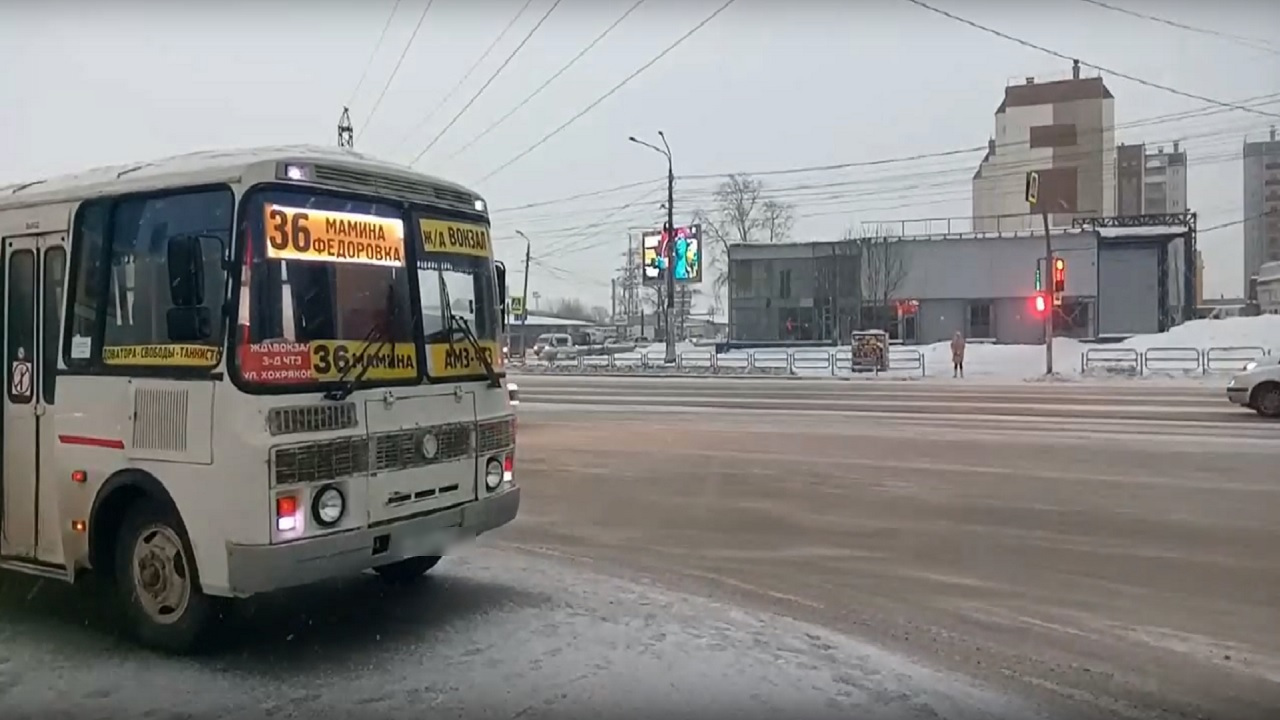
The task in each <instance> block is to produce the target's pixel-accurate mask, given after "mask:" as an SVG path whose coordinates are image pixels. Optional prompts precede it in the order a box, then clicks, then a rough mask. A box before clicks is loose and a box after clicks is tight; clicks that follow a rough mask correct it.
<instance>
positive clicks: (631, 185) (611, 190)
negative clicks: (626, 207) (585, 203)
mask: <svg viewBox="0 0 1280 720" xmlns="http://www.w3.org/2000/svg"><path fill="white" fill-rule="evenodd" d="M666 180H667V177H666V176H665V175H663V176H662V177H658V178H652V179H650V180H638V181H636V182H629V183H625V184H623V185H615V186H613V187H609V188H604V189H603V190H590V191H587V192H581V193H578V194H576V195H567V196H565V197H559V198H555V199H554V200H542V201H540V202H532V203H525V204H524V205H515V206H513V207H509V208H499V209H497V210H492V211H490V214H491V215H498V214H501V213H505V212H515V211H517V210H530V209H533V208H540V207H546V206H548V205H560V204H561V203H567V202H573V201H574V200H584V199H586V198H592V197H600V196H601V195H610V194H612V193H616V192H622V191H623V190H630V189H631V188H638V187H640V186H641V185H650V184H652V183H656V182H659V181H662V182H666Z"/></svg>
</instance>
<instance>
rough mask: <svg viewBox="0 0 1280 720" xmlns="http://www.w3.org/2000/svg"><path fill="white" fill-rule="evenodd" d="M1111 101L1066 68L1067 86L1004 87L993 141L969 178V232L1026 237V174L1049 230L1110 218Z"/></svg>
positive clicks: (1030, 223) (1034, 219)
mask: <svg viewBox="0 0 1280 720" xmlns="http://www.w3.org/2000/svg"><path fill="white" fill-rule="evenodd" d="M1115 162H1116V143H1115V96H1114V95H1112V94H1111V91H1110V90H1109V89H1108V88H1107V86H1106V83H1104V82H1103V80H1102V78H1101V77H1090V78H1086V77H1081V76H1080V64H1079V63H1078V62H1077V63H1074V64H1073V66H1072V70H1071V77H1070V79H1067V80H1055V81H1050V82H1037V81H1036V79H1035V78H1033V77H1029V78H1027V79H1026V81H1025V82H1023V83H1022V84H1016V85H1010V86H1008V87H1006V88H1005V91H1004V100H1003V101H1002V102H1001V103H1000V106H999V107H998V108H996V112H995V136H994V137H992V138H991V139H990V140H989V141H988V144H987V153H986V155H985V156H984V157H983V159H982V162H981V164H979V166H978V170H977V172H976V173H974V176H973V230H974V231H975V232H1001V231H1020V230H1033V229H1035V228H1037V227H1039V226H1040V219H1039V217H1038V216H1032V215H1030V214H1029V208H1028V207H1027V203H1026V198H1025V182H1026V174H1027V172H1028V171H1030V170H1036V171H1038V172H1039V173H1040V202H1041V203H1042V204H1043V205H1046V206H1048V207H1050V208H1051V214H1050V218H1049V219H1050V223H1051V224H1052V225H1053V226H1055V227H1062V226H1069V225H1070V224H1071V221H1072V220H1073V219H1075V218H1077V217H1101V216H1110V215H1114V214H1115V203H1116V191H1115V182H1116V173H1115Z"/></svg>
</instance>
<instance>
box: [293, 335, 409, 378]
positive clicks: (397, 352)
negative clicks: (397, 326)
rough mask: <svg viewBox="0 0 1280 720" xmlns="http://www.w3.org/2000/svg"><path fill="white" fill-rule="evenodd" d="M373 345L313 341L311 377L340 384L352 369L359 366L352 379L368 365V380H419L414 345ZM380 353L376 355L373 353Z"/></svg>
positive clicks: (366, 375) (356, 341) (354, 342)
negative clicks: (340, 380) (339, 379)
mask: <svg viewBox="0 0 1280 720" xmlns="http://www.w3.org/2000/svg"><path fill="white" fill-rule="evenodd" d="M379 344H380V343H377V342H373V343H369V344H367V345H366V344H364V343H362V342H361V341H359V340H354V341H352V340H312V341H311V342H310V343H309V345H310V351H311V373H312V375H314V376H315V378H316V379H317V380H337V379H338V378H339V377H341V376H342V374H343V373H344V372H346V371H347V370H348V369H350V368H351V367H352V366H353V365H355V366H357V367H356V369H355V370H354V371H353V372H352V374H351V375H350V376H349V377H355V376H356V375H357V374H358V373H360V372H361V369H360V367H359V366H362V365H368V366H369V370H368V371H367V372H365V373H364V378H365V379H366V380H407V379H410V378H415V377H417V376H418V352H417V348H416V347H415V346H414V344H413V343H409V342H403V343H396V344H395V345H394V346H393V345H392V344H391V343H381V345H382V347H381V348H379V347H378V345H379ZM374 350H377V351H378V352H377V353H376V354H375V353H373V352H372V351H374Z"/></svg>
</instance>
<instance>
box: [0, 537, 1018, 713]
mask: <svg viewBox="0 0 1280 720" xmlns="http://www.w3.org/2000/svg"><path fill="white" fill-rule="evenodd" d="M436 573H438V574H433V575H432V576H431V577H429V578H427V579H426V581H424V582H423V583H421V584H420V585H419V586H418V587H416V588H414V589H410V590H399V591H391V590H388V589H387V588H386V587H385V586H383V584H382V583H381V582H380V581H379V580H378V579H376V578H373V577H368V576H365V577H361V578H356V579H353V580H349V581H344V582H340V583H330V584H325V585H320V586H318V587H308V588H302V589H299V590H296V591H292V592H287V593H282V594H279V595H274V596H268V597H266V598H262V599H254V600H250V601H249V602H248V603H247V604H246V605H245V606H244V607H241V608H239V609H238V610H237V611H236V613H235V615H234V616H233V617H232V618H231V619H230V620H229V621H228V624H227V626H226V630H225V632H224V633H223V634H222V638H221V639H222V642H221V644H220V647H219V648H218V652H216V653H215V654H213V655H211V656H207V657H199V658H194V659H176V658H169V657H163V656H157V655H153V654H151V653H148V652H145V651H142V650H139V649H137V648H135V647H134V646H132V645H130V644H129V643H127V642H126V641H124V640H121V639H119V638H118V637H117V635H116V627H117V625H116V623H115V618H114V616H113V614H112V613H111V612H109V611H108V610H106V609H105V608H104V607H103V603H102V602H101V600H100V599H99V598H97V597H95V596H94V595H93V594H91V593H89V592H85V591H83V590H81V589H79V588H70V587H67V586H65V585H61V584H57V583H52V582H49V581H45V582H41V581H38V580H34V579H28V578H22V577H16V576H9V575H4V576H0V616H2V617H3V622H2V623H0V718H4V720H37V719H39V720H43V718H66V719H68V720H70V719H75V720H78V719H79V718H94V719H97V718H103V719H105V718H127V717H128V718H132V717H136V718H156V719H167V718H196V719H199V718H206V717H207V718H220V719H221V720H251V719H252V720H258V719H259V718H263V717H267V718H366V717H374V718H394V719H396V720H399V719H401V718H404V719H406V720H407V719H409V718H412V719H413V720H421V719H422V718H431V719H432V720H444V719H448V718H459V719H461V718H466V719H467V720H470V719H472V718H494V719H497V718H501V719H503V720H506V719H508V718H525V719H538V718H546V719H548V720H550V719H552V718H555V719H556V720H560V719H566V720H599V719H600V718H602V717H610V718H611V717H619V718H625V719H628V720H630V719H632V718H634V719H635V720H649V719H650V718H654V717H661V718H670V719H671V720H683V719H684V718H702V717H709V716H710V717H718V716H725V717H736V718H746V719H748V720H777V719H778V718H785V717H805V718H809V717H814V718H823V719H829V720H836V719H837V718H851V717H856V718H869V719H871V720H899V719H900V718H902V719H907V720H910V719H918V720H931V719H933V718H937V717H948V718H950V717H956V718H965V719H973V720H984V719H985V720H993V719H1003V718H1023V717H1036V716H1035V715H1034V714H1028V712H1029V710H1030V709H1029V708H1026V707H1025V706H1022V705H1019V704H1018V703H1016V702H1015V701H1010V700H1009V699H1007V698H1004V697H1002V696H1000V695H999V694H996V693H992V692H990V691H987V690H983V689H981V688H978V687H975V686H974V685H973V684H972V683H970V682H967V681H963V680H959V679H957V678H956V677H954V676H951V675H948V674H946V673H940V672H935V671H931V670H927V669H924V668H922V667H920V666H919V665H917V664H914V663H911V662H909V661H907V660H905V659H903V658H902V657H900V656H896V655H894V654H891V653H889V652H885V651H883V650H880V649H877V648H876V647H873V646H871V645H868V644H866V643H863V642H860V641H857V640H853V639H850V638H848V637H845V636H844V635H842V634H840V633H838V632H834V631H830V630H826V629H823V628H821V627H817V626H814V625H810V624H804V623H801V622H796V621H794V620H790V619H787V618H782V617H778V616H775V615H771V614H768V613H761V612H752V611H748V610H740V609H737V608H734V607H730V606H725V605H717V604H714V603H712V602H709V601H707V600H704V599H699V598H694V597H688V596H685V595H681V594H677V593H671V592H668V591H665V590H662V589H659V588H657V587H654V586H652V585H642V584H637V583H635V582H630V581H626V580H615V579H611V578H609V577H604V576H601V575H599V574H598V573H595V572H592V571H590V570H589V569H582V568H577V567H574V566H572V565H571V564H566V563H565V562H564V561H562V560H559V559H549V558H542V557H538V556H537V555H530V554H528V553H523V552H519V551H512V550H495V549H487V548H485V549H472V550H470V551H469V552H466V553H464V554H463V555H462V556H461V557H455V558H447V559H446V560H445V561H444V562H443V563H441V565H440V566H439V567H438V568H437V569H436Z"/></svg>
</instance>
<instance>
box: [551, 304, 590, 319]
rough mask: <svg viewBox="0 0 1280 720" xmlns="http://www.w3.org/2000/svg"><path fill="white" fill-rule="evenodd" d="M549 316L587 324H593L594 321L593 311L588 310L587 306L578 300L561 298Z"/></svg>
mask: <svg viewBox="0 0 1280 720" xmlns="http://www.w3.org/2000/svg"><path fill="white" fill-rule="evenodd" d="M549 314H550V315H551V316H552V317H558V318H564V319H566V320H584V321H586V322H591V321H592V320H593V319H594V318H593V317H592V313H591V310H590V309H588V308H587V306H586V304H585V303H583V302H582V301H581V300H579V299H578V298H561V299H559V300H557V301H556V303H555V305H553V306H552V310H551V312H550V313H549Z"/></svg>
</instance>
